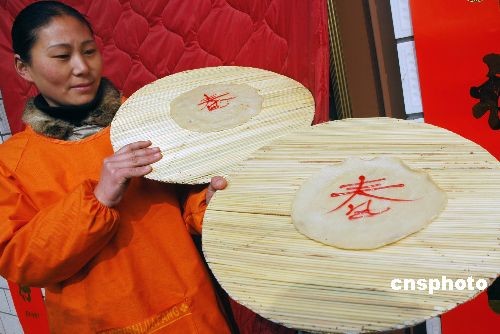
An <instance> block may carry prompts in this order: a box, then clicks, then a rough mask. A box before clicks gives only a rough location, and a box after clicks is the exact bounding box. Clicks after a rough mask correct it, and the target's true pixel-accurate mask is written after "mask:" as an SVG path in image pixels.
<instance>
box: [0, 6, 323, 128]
mask: <svg viewBox="0 0 500 334" xmlns="http://www.w3.org/2000/svg"><path fill="white" fill-rule="evenodd" d="M31 2H34V1H32V0H0V17H1V18H2V19H1V21H0V73H1V76H2V80H0V90H1V92H2V94H3V98H4V104H5V108H6V112H7V117H8V120H9V123H10V127H11V130H12V132H13V133H15V132H18V131H20V130H22V128H23V124H22V122H21V112H22V109H23V107H24V103H25V101H26V99H27V97H29V96H32V95H35V94H36V91H35V89H34V88H33V87H32V86H30V85H28V84H27V83H25V82H23V80H22V79H20V78H19V77H18V75H17V74H16V73H15V71H14V67H13V55H12V50H11V38H10V27H11V24H12V21H13V18H14V16H15V15H16V14H17V13H18V12H19V11H20V10H21V9H22V8H23V7H24V6H26V5H27V4H29V3H31ZM63 2H65V3H68V4H69V5H71V6H73V7H75V8H77V9H78V10H80V11H81V12H82V13H84V14H86V15H87V17H88V19H89V21H90V22H91V23H92V25H93V27H94V30H95V32H96V39H97V41H98V43H99V45H100V47H101V51H102V54H103V57H104V64H105V67H104V75H105V76H107V77H108V78H110V79H111V80H112V81H113V82H114V83H115V85H116V86H117V87H118V88H119V89H121V90H122V91H123V93H124V94H125V95H126V96H129V95H130V94H132V93H133V92H134V91H136V90H137V89H139V88H140V87H142V86H143V85H145V84H147V83H150V82H152V81H154V80H156V79H157V78H161V77H163V76H166V75H169V74H172V73H176V72H180V71H184V70H188V69H195V68H200V67H207V66H220V65H241V66H251V67H258V68H263V69H266V70H271V71H274V72H278V73H280V74H284V75H286V76H289V77H291V78H293V79H295V80H297V81H299V82H301V83H302V84H303V85H304V86H306V87H307V88H308V89H309V90H310V91H311V92H312V93H313V96H314V98H315V101H316V115H315V119H314V122H315V123H319V122H322V121H327V120H328V88H329V87H328V85H329V81H328V80H329V79H328V78H329V75H328V68H329V66H328V59H329V58H328V28H327V9H326V1H324V0H308V1H304V0H93V1H91V0H85V1H81V0H66V1H63Z"/></svg>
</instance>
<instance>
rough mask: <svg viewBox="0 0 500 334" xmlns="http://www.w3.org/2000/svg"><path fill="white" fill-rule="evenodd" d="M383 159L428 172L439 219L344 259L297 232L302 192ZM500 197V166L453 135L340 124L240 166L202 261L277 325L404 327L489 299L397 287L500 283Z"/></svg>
mask: <svg viewBox="0 0 500 334" xmlns="http://www.w3.org/2000/svg"><path fill="white" fill-rule="evenodd" d="M382 155H385V156H395V157H399V158H400V159H402V160H403V161H404V162H405V163H406V164H407V165H408V166H409V167H410V168H412V169H417V170H424V171H426V172H427V173H429V174H430V176H431V178H432V179H433V180H434V181H435V182H436V184H438V185H439V186H440V187H441V188H442V189H444V190H445V191H446V193H447V196H448V203H447V206H446V208H445V209H444V211H442V212H441V214H440V215H439V216H438V218H436V219H435V220H434V221H433V222H431V223H430V224H429V225H428V226H427V227H426V228H424V229H423V230H421V231H419V232H417V233H415V234H412V235H410V236H408V237H406V238H404V239H402V240H400V241H398V242H396V243H393V244H390V245H387V246H384V247H381V248H378V249H375V250H343V249H338V248H335V247H331V246H327V245H324V244H321V243H319V242H316V241H313V240H311V239H308V238H307V237H305V236H304V235H302V234H300V233H299V232H297V230H296V229H295V228H294V225H293V223H292V222H291V218H290V213H291V203H292V201H293V198H294V195H295V192H296V191H297V190H298V189H299V187H300V186H301V184H302V182H304V181H305V180H306V179H307V178H308V177H309V176H310V175H311V174H314V173H316V172H317V171H319V170H320V169H321V168H322V167H323V166H325V165H331V164H334V163H338V162H341V161H343V160H344V159H345V158H347V157H349V156H360V157H363V158H373V157H377V156H382ZM499 198H500V165H499V163H498V161H497V160H496V159H495V158H494V157H492V156H491V155H490V154H489V153H487V152H486V151H485V150H484V149H482V148H481V147H479V146H478V145H476V144H474V143H472V142H471V141H469V140H466V139H464V138H462V137H460V136H458V135H456V134H454V133H452V132H449V131H447V130H444V129H441V128H438V127H435V126H431V125H427V124H419V123H413V122H408V121H402V120H394V119H387V118H372V119H348V120H342V121H334V122H330V123H324V124H320V125H316V126H313V127H310V128H309V129H306V130H301V131H297V132H294V133H292V134H289V135H286V136H284V137H282V138H279V139H278V140H276V141H274V142H273V143H272V144H270V145H268V146H265V147H263V148H261V149H259V150H258V151H256V152H255V153H254V154H253V155H252V156H251V157H250V158H249V159H248V160H247V161H245V162H244V163H242V164H240V166H239V168H238V170H237V171H236V172H235V173H233V174H232V175H231V176H230V178H229V185H228V188H227V189H226V190H223V191H219V192H217V193H216V194H215V196H214V197H213V198H212V200H211V202H210V205H209V206H208V209H207V211H206V214H205V218H204V225H203V251H204V254H205V256H206V258H207V261H208V264H209V266H210V267H211V269H212V271H213V273H214V274H215V276H216V278H217V279H218V281H219V282H220V283H221V285H222V287H223V288H224V289H225V290H226V291H227V292H228V293H229V295H230V296H231V297H232V298H234V299H235V300H237V301H238V302H240V303H242V304H243V305H245V306H247V307H249V308H250V309H252V310H253V311H255V312H257V313H259V314H261V315H262V316H264V317H266V318H268V319H270V320H272V321H275V322H278V323H281V324H284V325H286V326H288V327H291V328H296V329H301V330H306V331H310V332H333V333H353V332H356V333H357V332H369V331H381V330H390V329H396V328H403V327H405V326H410V325H414V324H417V323H419V322H421V321H424V320H426V319H427V318H430V317H433V316H436V315H439V314H441V313H443V312H444V311H446V310H450V309H452V308H454V307H455V306H457V305H458V304H460V303H463V302H465V301H467V300H469V299H470V298H472V297H473V296H475V295H476V294H477V293H478V292H479V291H478V290H474V291H469V290H467V289H465V290H463V291H460V290H456V289H454V290H453V291H434V293H433V294H432V295H431V294H429V293H428V291H419V290H416V291H411V290H408V291H404V290H401V291H395V290H393V289H392V288H391V281H392V280H393V279H395V278H399V279H401V280H403V279H414V280H415V281H416V280H417V279H426V280H429V279H439V280H442V278H443V276H446V278H449V279H452V280H453V281H455V280H457V279H467V278H468V277H469V276H470V277H472V278H473V279H474V280H476V281H477V280H479V279H486V280H487V281H488V284H490V283H491V282H492V280H493V279H494V278H495V277H497V275H498V273H499V269H500V241H499V240H500V239H499V236H500V205H499V204H498V199H499ZM402 223H403V222H402Z"/></svg>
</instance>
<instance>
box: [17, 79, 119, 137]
mask: <svg viewBox="0 0 500 334" xmlns="http://www.w3.org/2000/svg"><path fill="white" fill-rule="evenodd" d="M101 80H102V81H101V84H102V85H103V87H102V88H103V90H104V91H103V97H102V101H101V103H99V105H98V106H97V108H96V109H95V110H93V111H91V112H90V113H89V115H88V116H87V117H86V118H85V119H84V120H83V121H82V122H81V124H82V125H97V126H102V127H106V126H108V125H109V124H110V123H111V120H113V117H114V116H115V114H116V112H117V111H118V108H119V107H120V105H121V94H120V92H119V91H118V90H117V89H116V88H115V87H114V86H113V84H112V83H111V81H109V80H108V79H106V78H102V79H101ZM23 121H24V122H25V123H26V124H28V125H29V126H31V128H32V129H33V130H34V131H35V132H37V133H40V134H42V135H44V136H47V137H51V138H56V139H63V140H65V139H68V138H69V137H70V136H71V135H72V134H73V130H74V129H75V127H76V126H75V125H74V124H72V123H70V122H68V121H65V120H62V119H58V118H54V117H52V116H49V115H47V114H46V113H44V112H43V111H41V110H40V109H38V108H37V107H36V106H35V104H34V103H33V98H31V99H29V100H28V102H27V103H26V107H25V108H24V113H23Z"/></svg>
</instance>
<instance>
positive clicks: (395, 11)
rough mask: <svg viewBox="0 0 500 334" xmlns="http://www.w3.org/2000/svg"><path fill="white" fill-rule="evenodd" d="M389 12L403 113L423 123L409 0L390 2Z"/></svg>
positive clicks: (392, 0) (393, 0)
mask: <svg viewBox="0 0 500 334" xmlns="http://www.w3.org/2000/svg"><path fill="white" fill-rule="evenodd" d="M391 11H392V21H393V23H394V35H395V37H396V45H397V49H398V58H399V70H400V72H401V82H402V84H403V98H404V104H405V111H406V114H407V116H408V119H414V120H418V121H423V119H422V118H423V110H422V98H421V96H420V83H419V80H418V69H417V58H416V56H415V43H414V42H413V28H412V24H411V13H410V4H409V0H391Z"/></svg>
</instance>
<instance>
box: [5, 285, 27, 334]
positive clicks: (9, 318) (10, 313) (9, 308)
mask: <svg viewBox="0 0 500 334" xmlns="http://www.w3.org/2000/svg"><path fill="white" fill-rule="evenodd" d="M0 333H2V334H22V333H23V330H22V328H21V325H20V324H19V320H18V319H17V316H16V310H15V308H14V303H13V302H12V297H11V295H10V291H9V287H8V285H7V281H6V280H5V279H3V278H2V277H0Z"/></svg>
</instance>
